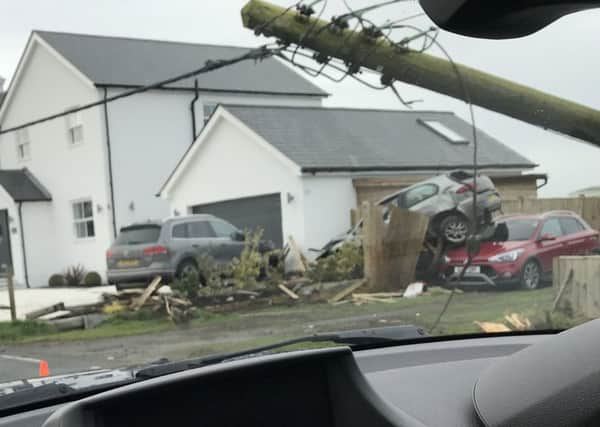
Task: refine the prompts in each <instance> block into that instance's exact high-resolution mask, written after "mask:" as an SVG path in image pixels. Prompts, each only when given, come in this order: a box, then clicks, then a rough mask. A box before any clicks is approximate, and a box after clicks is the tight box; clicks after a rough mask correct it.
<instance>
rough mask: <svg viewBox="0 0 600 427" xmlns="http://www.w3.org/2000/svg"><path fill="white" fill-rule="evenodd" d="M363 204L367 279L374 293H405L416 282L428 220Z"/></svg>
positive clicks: (413, 214) (391, 209) (423, 216)
mask: <svg viewBox="0 0 600 427" xmlns="http://www.w3.org/2000/svg"><path fill="white" fill-rule="evenodd" d="M389 209H390V211H389V217H388V221H386V222H384V220H383V209H382V207H380V206H374V205H373V204H371V203H367V202H366V203H363V205H362V211H361V212H362V218H363V224H364V225H363V254H364V266H365V267H364V268H365V277H366V278H367V279H368V280H369V288H370V289H371V290H373V291H396V290H397V291H399V290H403V289H404V288H406V286H408V285H409V284H410V283H412V282H413V281H414V279H415V270H416V267H417V259H418V257H419V255H420V252H421V249H422V247H423V240H424V239H425V232H426V231H427V226H428V223H429V218H428V217H426V216H425V215H422V214H420V213H417V212H412V211H409V210H407V209H400V208H398V207H396V206H390V207H389Z"/></svg>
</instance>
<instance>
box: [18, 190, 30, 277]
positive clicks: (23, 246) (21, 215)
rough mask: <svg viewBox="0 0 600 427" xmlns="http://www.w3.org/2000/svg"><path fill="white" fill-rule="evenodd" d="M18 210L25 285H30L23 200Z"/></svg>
mask: <svg viewBox="0 0 600 427" xmlns="http://www.w3.org/2000/svg"><path fill="white" fill-rule="evenodd" d="M17 206H18V207H17V212H18V214H19V228H20V229H21V252H23V272H24V273H25V286H27V287H28V288H29V287H30V286H29V272H28V271H27V253H26V252H25V229H24V228H23V212H22V207H23V202H19V204H18V205H17Z"/></svg>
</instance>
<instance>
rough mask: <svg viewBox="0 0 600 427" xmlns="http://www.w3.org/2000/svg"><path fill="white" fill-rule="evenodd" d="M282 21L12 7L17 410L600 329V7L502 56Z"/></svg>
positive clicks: (25, 4) (9, 123) (0, 117)
mask: <svg viewBox="0 0 600 427" xmlns="http://www.w3.org/2000/svg"><path fill="white" fill-rule="evenodd" d="M267 2H268V3H269V6H268V7H266V6H264V4H263V3H264V1H263V0H252V1H249V0H227V1H226V2H224V1H222V2H211V7H207V6H206V4H205V3H207V2H203V1H192V0H184V1H179V2H156V1H155V2H152V6H151V7H148V2H147V1H144V0H128V1H119V0H103V1H102V2H93V5H92V6H90V4H88V3H90V2H78V1H75V0H61V1H59V2H48V1H45V0H20V1H16V0H6V1H4V2H3V6H2V9H1V12H0V14H1V15H2V17H3V18H4V19H3V25H0V52H2V55H0V187H1V188H0V349H1V351H0V390H1V389H2V386H1V384H3V383H6V382H9V381H11V380H14V379H19V378H20V379H22V378H32V377H37V376H39V375H42V376H44V377H46V376H50V377H52V376H53V375H59V374H60V375H62V374H67V373H76V372H81V371H87V370H90V369H93V370H96V369H99V370H103V369H113V368H115V369H116V368H122V367H131V366H141V365H144V364H146V363H149V362H152V361H156V360H162V359H168V360H170V361H182V360H184V359H187V358H192V357H200V356H204V355H213V354H217V353H228V352H240V351H245V350H248V349H251V348H254V347H261V348H262V347H265V346H267V347H268V346H270V345H271V344H273V343H274V342H278V341H286V342H290V340H296V339H298V338H299V337H303V336H307V335H308V336H310V335H313V334H327V333H333V332H336V333H337V332H342V331H348V330H360V329H364V328H371V329H374V328H377V327H386V326H387V327H390V326H409V325H412V326H415V327H416V328H417V329H419V330H423V331H425V333H426V334H428V335H430V336H435V337H436V339H437V337H449V336H457V335H464V334H488V333H491V332H493V331H498V330H503V331H508V332H519V331H522V330H525V329H526V330H530V331H532V332H536V331H541V330H547V329H562V328H569V327H572V326H575V325H578V324H580V323H582V322H584V321H587V320H588V319H590V318H594V317H598V316H600V311H599V310H598V307H600V301H597V299H598V295H596V293H594V292H593V290H592V289H591V288H590V287H589V286H588V287H586V286H584V284H586V283H595V282H594V279H595V278H594V277H592V276H593V272H595V271H598V268H596V267H593V266H592V264H594V265H595V263H598V262H600V261H598V258H596V257H595V254H597V253H598V252H599V251H600V240H599V235H598V231H597V230H598V229H599V228H600V186H599V184H598V183H599V182H600V168H598V165H599V164H600V148H599V147H600V119H599V117H600V112H599V111H598V108H600V97H599V96H598V94H597V90H596V87H597V86H598V84H597V83H598V80H599V77H598V76H600V55H599V54H597V52H598V46H597V39H598V36H597V33H598V27H599V23H600V12H599V11H598V10H589V11H584V12H581V13H575V14H572V15H569V16H566V17H564V18H561V19H559V20H557V21H556V22H553V23H552V24H550V25H549V26H547V27H545V28H543V29H541V30H540V31H538V32H536V33H534V34H531V35H528V36H526V37H520V38H514V39H505V40H491V39H476V38H470V37H466V36H461V35H457V34H453V33H450V32H448V31H445V30H443V29H440V28H438V27H437V26H436V24H435V23H434V22H433V21H432V20H431V19H430V18H429V17H428V16H427V15H426V14H425V12H424V10H423V9H422V8H421V6H420V2H419V1H384V0H346V1H344V0H327V1H312V0H301V1H300V2H299V3H298V2H296V1H294V0H268V1H267ZM50 3H52V6H51V5H50ZM55 3H56V4H55ZM515 25H517V24H515ZM353 32H354V33H356V34H355V35H354V36H353V35H352V34H353ZM298 43H300V45H298ZM163 227H164V228H163ZM161 230H164V231H162V232H161ZM349 230H350V231H349ZM536 230H538V231H537V234H536ZM490 240H491V242H490ZM525 241H529V242H528V243H527V244H525ZM480 242H481V243H482V244H478V243H480ZM467 247H468V248H469V250H467ZM588 262H589V263H590V264H589V265H588V264H586V263H588ZM597 267H599V268H600V266H597ZM570 271H572V272H573V275H574V277H576V280H571V281H568V280H567V279H568V274H569V272H570ZM567 282H568V284H567V285H565V283H567ZM563 285H564V286H566V290H565V288H561V286H563ZM572 287H578V288H577V289H571V288H572ZM559 289H562V291H561V292H560V294H559ZM559 295H560V296H559ZM578 295H579V296H578ZM577 296H578V297H577ZM13 301H14V303H13ZM584 301H589V303H586V304H584ZM11 309H13V310H11ZM515 319H517V320H515ZM490 324H493V325H495V326H493V327H490V326H489V325H490ZM293 342H294V344H293V345H292V346H291V347H290V346H287V347H285V348H283V349H274V348H271V347H268V348H269V349H270V350H269V351H282V350H290V349H292V350H298V349H305V348H314V347H316V346H327V345H331V344H332V343H331V342H325V341H324V340H321V341H320V342H319V343H318V344H315V343H306V342H305V341H303V340H300V341H293ZM340 342H341V341H340Z"/></svg>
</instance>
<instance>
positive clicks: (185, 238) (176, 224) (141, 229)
mask: <svg viewBox="0 0 600 427" xmlns="http://www.w3.org/2000/svg"><path fill="white" fill-rule="evenodd" d="M243 248H244V234H243V233H242V232H241V231H240V230H238V229H237V228H236V227H234V226H233V225H231V224H230V223H228V222H227V221H224V220H222V219H220V218H217V217H215V216H212V215H190V216H184V217H175V218H169V219H167V220H165V221H162V222H145V223H138V224H132V225H130V226H127V227H123V228H122V229H121V231H120V233H119V236H118V237H117V239H116V240H115V242H114V243H113V244H112V246H111V247H110V249H109V250H108V251H107V252H106V264H107V268H108V272H107V273H108V274H107V275H108V281H109V283H115V284H120V283H126V282H139V281H147V280H150V279H152V278H153V277H155V276H157V275H160V276H162V277H163V278H164V279H167V280H168V279H170V278H173V277H180V276H181V275H183V274H185V273H189V272H192V271H194V272H197V273H198V266H197V264H196V258H197V256H198V255H200V254H203V253H206V254H208V255H210V256H212V257H213V258H214V259H215V260H216V261H217V262H228V261H230V260H231V259H232V258H234V257H239V255H240V253H241V252H242V249H243Z"/></svg>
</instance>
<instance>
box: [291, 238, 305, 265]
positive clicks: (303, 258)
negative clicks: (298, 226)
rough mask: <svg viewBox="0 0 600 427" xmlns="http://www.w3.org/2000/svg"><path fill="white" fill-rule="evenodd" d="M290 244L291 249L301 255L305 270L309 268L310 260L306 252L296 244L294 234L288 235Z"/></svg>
mask: <svg viewBox="0 0 600 427" xmlns="http://www.w3.org/2000/svg"><path fill="white" fill-rule="evenodd" d="M288 244H289V245H290V249H291V250H292V251H294V252H295V253H296V254H297V255H298V256H299V257H300V261H301V262H302V266H303V267H304V270H307V269H308V260H307V259H306V257H305V256H304V254H303V253H302V251H301V250H300V248H299V247H298V245H297V244H296V241H295V240H294V237H293V236H288Z"/></svg>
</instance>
